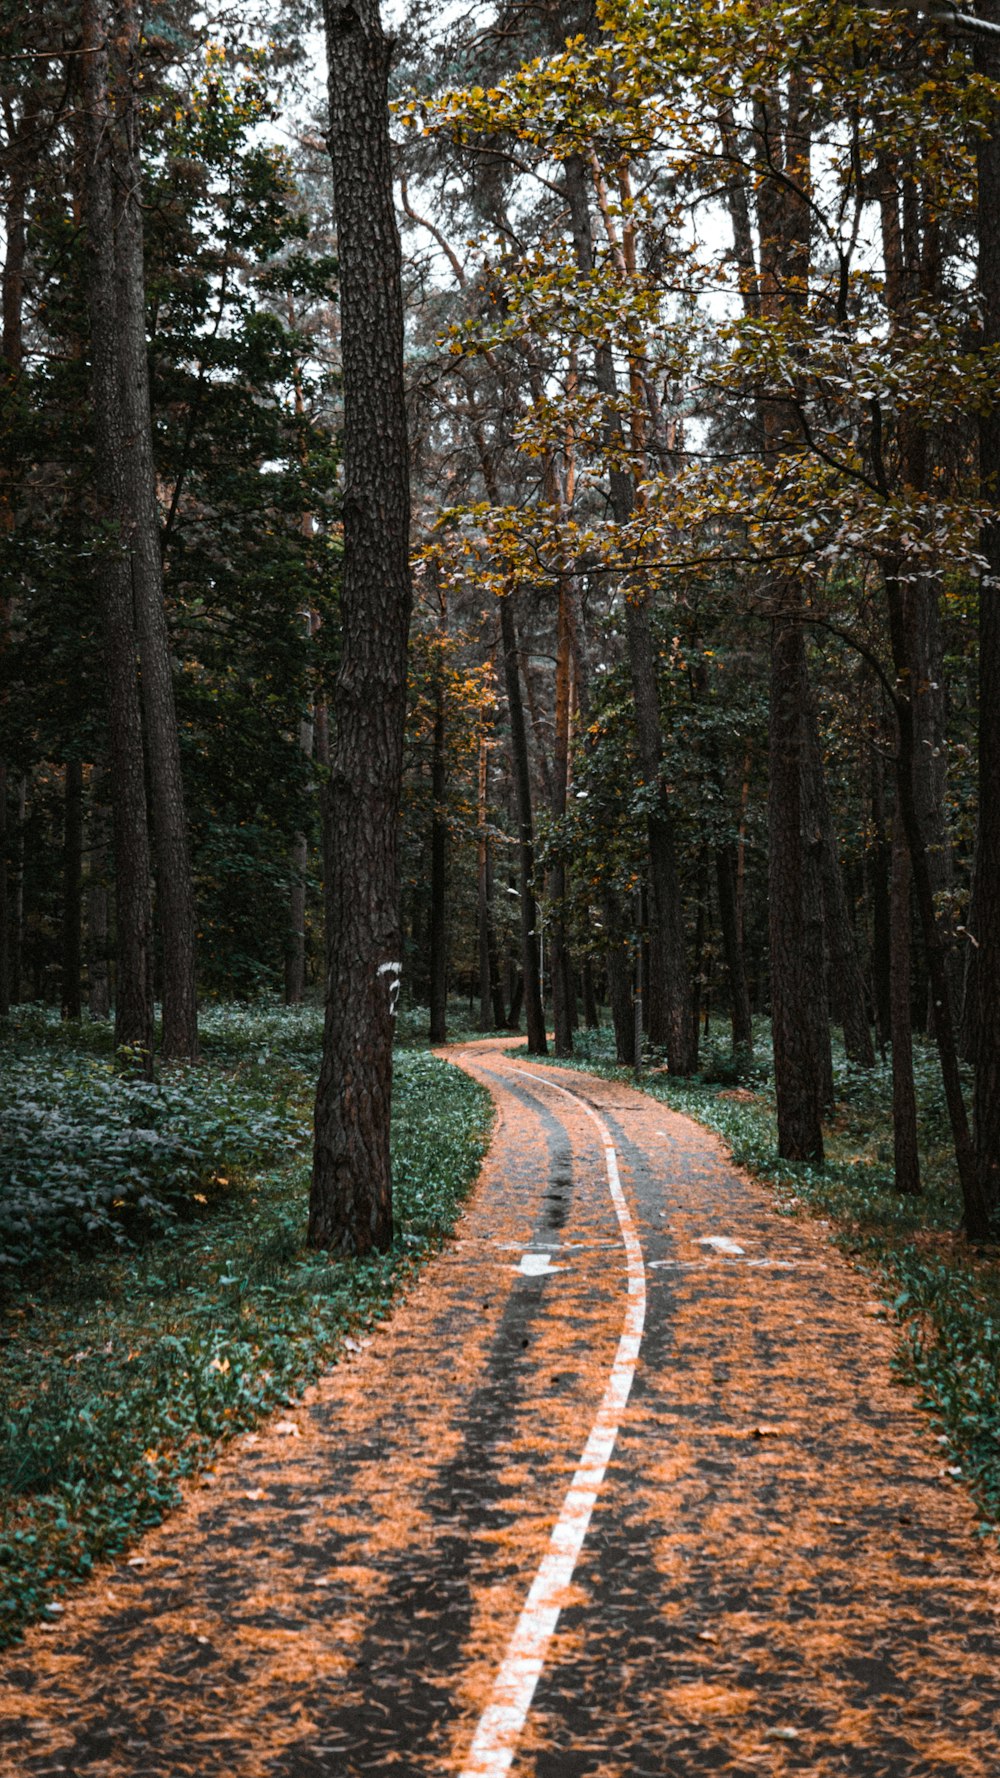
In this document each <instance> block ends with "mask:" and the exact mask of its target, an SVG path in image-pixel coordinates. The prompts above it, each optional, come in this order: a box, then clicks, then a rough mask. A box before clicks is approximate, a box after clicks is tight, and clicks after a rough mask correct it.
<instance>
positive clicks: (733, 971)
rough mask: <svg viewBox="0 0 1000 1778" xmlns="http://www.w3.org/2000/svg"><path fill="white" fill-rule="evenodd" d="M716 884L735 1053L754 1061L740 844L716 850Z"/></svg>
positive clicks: (747, 1060) (746, 1059)
mask: <svg viewBox="0 0 1000 1778" xmlns="http://www.w3.org/2000/svg"><path fill="white" fill-rule="evenodd" d="M715 884H716V891H717V895H718V902H719V925H720V927H721V929H722V950H723V954H724V956H725V959H726V974H727V975H728V977H729V1017H730V1021H731V1024H732V1033H733V1055H734V1056H735V1057H736V1058H737V1059H742V1060H745V1061H746V1062H750V1061H751V1060H752V1059H753V1018H752V1016H751V1012H750V991H749V988H748V987H747V974H746V967H745V964H744V960H743V942H742V934H741V933H740V930H739V923H738V921H737V918H736V847H735V844H733V842H732V841H730V843H729V844H728V845H725V846H719V847H717V849H716V853H715Z"/></svg>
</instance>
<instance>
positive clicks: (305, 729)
mask: <svg viewBox="0 0 1000 1778" xmlns="http://www.w3.org/2000/svg"><path fill="white" fill-rule="evenodd" d="M296 394H297V400H298V392H296ZM306 522H307V523H308V524H309V525H310V531H309V533H308V534H309V535H311V520H307V521H306ZM318 630H319V613H318V612H316V611H309V612H308V613H307V614H306V635H307V636H308V638H309V641H310V643H311V642H312V641H313V638H314V637H315V636H316V634H317V631H318ZM299 751H300V753H301V754H302V757H303V759H305V760H306V762H307V765H308V764H309V763H310V762H311V761H312V758H313V755H314V753H315V751H316V714H315V706H314V705H312V706H311V707H310V708H308V709H307V712H306V714H305V715H304V716H303V717H302V719H301V721H300V723H299ZM289 862H290V864H291V868H292V882H291V888H290V890H289V894H288V938H287V941H286V948H285V1005H286V1006H301V1004H302V1002H303V1000H304V999H305V997H306V882H307V877H308V873H309V840H308V836H307V835H306V834H305V833H301V832H300V833H297V834H296V835H295V837H294V839H293V840H292V849H291V857H290V860H289Z"/></svg>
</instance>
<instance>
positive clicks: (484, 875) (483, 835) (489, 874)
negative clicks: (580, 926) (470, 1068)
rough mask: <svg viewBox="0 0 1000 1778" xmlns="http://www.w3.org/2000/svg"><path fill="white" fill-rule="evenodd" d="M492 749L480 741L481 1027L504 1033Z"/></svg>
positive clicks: (478, 894)
mask: <svg viewBox="0 0 1000 1778" xmlns="http://www.w3.org/2000/svg"><path fill="white" fill-rule="evenodd" d="M489 763H490V762H489V748H488V746H487V742H486V736H485V734H483V735H481V736H480V740H479V797H478V806H477V816H478V835H477V841H476V939H477V950H478V957H479V1025H480V1029H481V1030H483V1031H489V1030H494V1031H502V1030H503V1027H504V1025H505V1023H506V1013H505V1011H504V1003H503V987H502V985H501V981H500V965H499V960H498V958H497V944H496V928H495V924H494V919H493V871H492V867H491V860H490V838H489V828H488V814H489V795H488V791H489Z"/></svg>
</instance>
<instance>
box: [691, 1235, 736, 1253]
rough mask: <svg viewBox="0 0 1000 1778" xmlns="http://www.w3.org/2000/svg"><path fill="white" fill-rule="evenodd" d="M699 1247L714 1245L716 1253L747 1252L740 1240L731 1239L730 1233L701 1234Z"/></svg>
mask: <svg viewBox="0 0 1000 1778" xmlns="http://www.w3.org/2000/svg"><path fill="white" fill-rule="evenodd" d="M698 1246H699V1247H714V1248H715V1251H716V1253H745V1252H746V1248H745V1247H741V1246H740V1244H739V1242H738V1241H732V1240H730V1238H729V1236H728V1235H699V1236H698Z"/></svg>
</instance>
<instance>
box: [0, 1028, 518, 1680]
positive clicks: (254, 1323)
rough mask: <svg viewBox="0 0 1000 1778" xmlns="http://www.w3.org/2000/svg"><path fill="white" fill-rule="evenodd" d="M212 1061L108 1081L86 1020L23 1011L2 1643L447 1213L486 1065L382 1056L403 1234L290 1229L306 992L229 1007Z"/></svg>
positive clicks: (150, 1505) (17, 1047)
mask: <svg viewBox="0 0 1000 1778" xmlns="http://www.w3.org/2000/svg"><path fill="white" fill-rule="evenodd" d="M204 1029H205V1045H204V1047H205V1054H206V1065H205V1066H204V1067H199V1068H197V1069H192V1070H187V1071H175V1072H171V1073H166V1072H165V1073H164V1076H163V1078H162V1079H161V1081H160V1082H159V1083H158V1084H157V1085H156V1086H149V1085H148V1084H147V1083H145V1082H128V1081H123V1080H122V1078H121V1076H120V1075H117V1074H116V1073H115V1071H114V1067H113V1058H112V1057H111V1056H110V1054H109V1053H108V1051H107V1036H106V1034H105V1033H104V1032H103V1030H102V1029H101V1028H98V1027H87V1026H83V1027H66V1026H62V1025H60V1024H59V1022H58V1020H53V1019H52V1018H51V1017H49V1016H47V1015H45V1014H44V1013H41V1012H38V1011H37V1010H35V1009H29V1010H27V1011H26V1012H23V1013H22V1014H21V1015H20V1016H19V1017H18V1016H17V1015H15V1018H14V1020H13V1024H12V1029H11V1031H10V1033H9V1034H8V1035H7V1037H6V1040H5V1042H4V1046H3V1052H2V1061H3V1069H4V1077H5V1105H4V1107H3V1108H2V1110H0V1178H2V1180H3V1182H4V1183H3V1187H2V1189H0V1256H2V1257H0V1343H2V1346H3V1351H2V1368H0V1646H3V1645H5V1644H9V1643H10V1642H12V1641H14V1640H16V1638H17V1635H18V1634H19V1632H20V1630H21V1629H22V1628H23V1626H24V1624H25V1623H26V1622H28V1621H30V1620H31V1619H33V1618H36V1617H39V1616H45V1615H49V1616H52V1617H55V1616H57V1615H58V1611H59V1596H60V1594H61V1593H62V1592H63V1591H64V1590H65V1588H66V1586H67V1585H68V1584H70V1583H72V1582H73V1581H74V1580H76V1579H80V1578H83V1577H85V1576H86V1575H87V1574H88V1573H89V1572H90V1570H91V1568H92V1567H93V1565H94V1563H95V1562H96V1561H97V1560H98V1559H100V1558H101V1557H105V1556H113V1555H116V1554H118V1553H119V1552H121V1551H122V1550H123V1549H125V1548H126V1547H127V1546H128V1544H129V1543H130V1542H131V1541H133V1540H134V1539H135V1538H136V1537H137V1536H138V1535H139V1534H140V1533H141V1532H142V1531H143V1530H144V1529H145V1528H146V1527H148V1526H150V1525H153V1524H156V1523H157V1522H158V1521H159V1520H160V1519H161V1518H162V1517H163V1514H164V1513H165V1511H166V1510H167V1509H168V1508H169V1507H170V1506H171V1504H172V1503H173V1502H174V1501H175V1500H176V1499H177V1496H178V1486H179V1483H180V1481H181V1479H182V1478H183V1477H185V1476H188V1475H191V1474H192V1473H195V1472H197V1471H198V1470H200V1469H203V1468H205V1467H206V1466H207V1465H209V1464H210V1462H211V1459H212V1454H213V1452H214V1451H215V1449H216V1448H217V1446H218V1445H219V1444H220V1443H222V1442H224V1441H225V1440H226V1439H228V1438H230V1437H231V1436H232V1435H233V1434H234V1433H236V1432H239V1431H241V1430H244V1429H246V1428H248V1427H250V1426H252V1425H253V1424H254V1423H255V1422H256V1421H257V1420H259V1419H260V1417H261V1416H262V1415H263V1414H265V1413H267V1412H268V1411H269V1410H270V1409H272V1408H274V1407H276V1406H278V1405H281V1404H283V1403H287V1402H288V1401H289V1400H290V1399H292V1398H293V1397H294V1396H296V1395H297V1394H299V1393H300V1392H301V1390H302V1389H303V1388H304V1386H305V1384H306V1383H307V1382H308V1381H309V1380H310V1378H312V1377H314V1376H315V1375H317V1374H318V1373H319V1372H320V1371H321V1370H322V1369H324V1368H325V1367H326V1366H327V1365H328V1364H329V1363H330V1362H331V1361H332V1360H333V1359H334V1358H335V1357H336V1354H337V1351H338V1350H339V1349H340V1348H341V1346H342V1344H343V1342H344V1340H345V1339H347V1338H350V1337H351V1336H352V1335H353V1334H354V1333H356V1332H357V1331H358V1330H359V1329H362V1328H365V1327H368V1326H370V1325H371V1323H372V1322H373V1321H374V1320H376V1319H377V1318H378V1317H379V1316H381V1315H382V1314H383V1313H384V1312H385V1310H386V1308H387V1306H388V1304H389V1302H390V1300H391V1298H392V1295H393V1293H394V1292H395V1291H396V1289H397V1288H398V1287H399V1285H400V1284H401V1283H402V1282H403V1281H405V1280H406V1279H407V1278H408V1277H410V1276H411V1275H412V1274H413V1272H414V1271H415V1269H416V1268H417V1267H419V1265H420V1264H421V1262H422V1260H423V1259H424V1258H425V1257H426V1255H427V1254H428V1253H429V1252H430V1251H432V1250H433V1249H434V1248H435V1247H436V1246H438V1245H439V1244H440V1242H441V1240H442V1239H443V1238H444V1237H445V1236H446V1235H447V1234H448V1232H449V1231H450V1230H451V1228H452V1227H453V1225H454V1222H455V1219H456V1216H457V1214H458V1210H459V1206H460V1204H461V1200H462V1198H463V1196H464V1195H465V1193H466V1192H467V1190H468V1188H469V1186H470V1185H471V1183H472V1181H473V1180H474V1179H475V1176H476V1174H477V1172H478V1169H479V1164H480V1161H481V1158H482V1155H483V1153H484V1151H485V1147H486V1143H487V1139H488V1132H489V1126H490V1121H491V1116H492V1112H491V1103H490V1100H489V1096H488V1094H487V1093H486V1092H485V1090H484V1089H482V1088H481V1087H479V1086H477V1085H476V1084H475V1083H474V1082H472V1081H471V1080H469V1079H468V1077H467V1076H465V1075H463V1074H461V1073H460V1072H459V1071H458V1070H457V1069H454V1068H451V1067H449V1066H448V1065H447V1064H446V1063H444V1062H439V1061H438V1060H436V1058H435V1057H433V1056H432V1055H430V1054H429V1053H427V1052H426V1051H421V1050H417V1049H410V1050H406V1051H401V1052H399V1053H398V1054H397V1058H396V1074H395V1092H394V1104H393V1132H392V1142H393V1168H394V1181H395V1214H396V1225H397V1232H396V1241H395V1244H394V1246H393V1249H392V1251H391V1252H390V1253H389V1254H386V1255H384V1256H378V1257H376V1258H373V1259H370V1260H365V1261H339V1260H338V1261H334V1260H330V1259H328V1258H327V1257H326V1256H325V1255H322V1254H317V1253H313V1252H310V1251H309V1250H308V1249H307V1248H306V1246H305V1219H306V1209H307V1199H308V1172H309V1158H308V1151H309V1139H310V1130H309V1121H310V1114H311V1104H312V1093H313V1087H314V1083H315V1079H316V1072H317V1069H318V1058H319V1042H320V1031H321V1019H320V1016H319V1015H318V1014H317V1013H316V1012H315V1011H313V1010H310V1009H292V1010H286V1009H284V1008H274V1009H260V1008H237V1007H232V1008H224V1009H216V1010H215V1011H213V1012H210V1013H209V1014H208V1016H207V1017H206V1019H205V1026H204Z"/></svg>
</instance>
